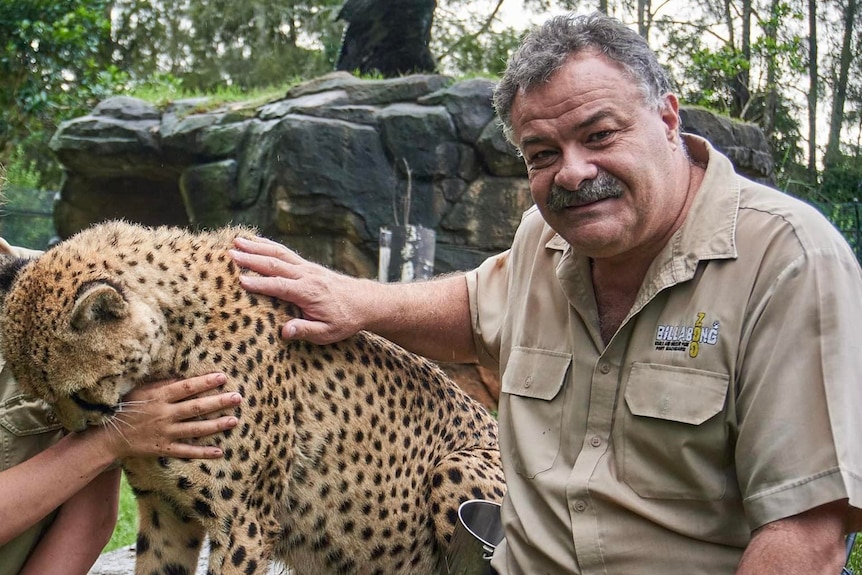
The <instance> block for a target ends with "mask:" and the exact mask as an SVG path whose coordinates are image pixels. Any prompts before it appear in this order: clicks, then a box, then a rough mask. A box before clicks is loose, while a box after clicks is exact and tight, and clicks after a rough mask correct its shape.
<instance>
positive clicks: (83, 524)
mask: <svg viewBox="0 0 862 575" xmlns="http://www.w3.org/2000/svg"><path fill="white" fill-rule="evenodd" d="M0 183H2V182H0ZM0 252H3V253H9V254H11V255H15V256H17V257H29V256H31V255H34V254H35V252H31V251H30V250H24V249H22V248H14V247H11V246H9V244H7V243H6V242H5V241H4V240H2V239H0ZM224 382H225V376H224V375H223V374H210V375H206V376H202V377H197V378H192V379H188V380H184V381H177V382H161V383H159V384H154V385H151V386H146V387H142V388H138V389H136V390H134V391H133V392H131V393H130V394H129V395H128V396H127V397H126V398H125V401H126V404H127V406H129V408H128V409H126V410H125V411H124V412H123V413H121V414H120V415H118V416H117V425H116V426H115V427H100V428H93V429H88V430H86V431H83V432H81V433H72V434H68V435H65V436H64V435H63V433H62V430H61V429H60V425H59V423H58V422H57V421H56V419H55V418H54V417H53V415H52V413H51V410H50V408H49V407H48V406H47V405H46V404H44V403H43V402H41V401H39V400H36V399H34V398H32V397H29V396H27V395H26V394H24V393H23V392H22V391H21V390H20V388H19V387H18V384H17V382H16V381H15V379H14V377H13V376H12V373H11V372H10V370H9V368H8V367H7V366H6V365H5V362H4V361H3V359H2V358H0V575H52V574H56V575H75V574H80V575H85V574H86V573H87V572H88V571H89V570H90V567H91V566H92V565H93V563H94V562H95V560H96V559H97V558H98V556H99V554H100V553H101V551H102V549H103V548H104V546H105V544H106V543H107V542H108V540H109V539H110V537H111V534H112V532H113V529H114V524H115V522H116V518H117V505H118V494H119V491H118V490H119V485H120V469H119V467H117V466H116V465H114V462H115V461H116V460H118V459H121V458H124V457H146V456H165V457H168V456H171V457H185V458H203V459H212V458H217V457H221V456H222V451H221V449H219V448H216V447H209V446H205V445H192V444H187V443H183V441H184V440H186V439H189V438H193V437H204V436H207V435H210V434H213V433H218V432H221V431H224V430H227V429H231V428H233V427H235V426H236V424H237V419H236V417H234V416H232V415H223V416H221V417H216V418H214V419H204V420H200V419H198V418H199V416H201V415H206V414H209V413H213V412H217V411H221V410H223V409H228V410H231V409H232V408H233V407H234V406H236V405H238V404H239V402H240V401H241V399H242V398H241V397H240V395H239V394H237V393H221V394H216V395H212V396H204V397H194V396H196V395H197V394H200V393H203V392H206V391H209V390H212V389H215V388H217V387H219V386H221V385H222V384H223V383H224Z"/></svg>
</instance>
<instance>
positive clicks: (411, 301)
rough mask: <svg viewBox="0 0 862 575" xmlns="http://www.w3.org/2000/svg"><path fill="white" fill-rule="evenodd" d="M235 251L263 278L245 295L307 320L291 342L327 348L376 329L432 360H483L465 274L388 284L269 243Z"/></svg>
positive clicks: (249, 280)
mask: <svg viewBox="0 0 862 575" xmlns="http://www.w3.org/2000/svg"><path fill="white" fill-rule="evenodd" d="M235 245H236V248H237V249H236V250H234V251H232V253H231V255H232V256H233V258H234V261H235V262H236V263H237V264H238V265H240V266H241V267H243V268H246V269H248V270H251V271H253V272H256V273H257V274H260V275H259V276H258V275H244V276H243V277H242V279H241V283H242V286H243V287H244V288H245V289H247V290H249V291H252V292H255V293H260V294H263V295H269V296H273V297H277V298H279V299H282V300H284V301H288V302H291V303H293V304H295V305H296V306H298V307H299V308H300V309H301V310H302V314H303V317H302V318H297V319H292V320H290V321H288V322H287V323H286V324H285V325H284V327H283V329H282V335H283V336H284V337H286V338H296V339H304V340H308V341H311V342H313V343H318V344H326V343H332V342H335V341H340V340H342V339H345V338H347V337H349V336H351V335H353V334H355V333H356V332H358V331H360V330H368V331H372V332H374V333H377V334H380V335H382V336H383V337H385V338H387V339H390V340H392V341H394V342H395V343H397V344H399V345H401V346H403V347H405V348H407V349H409V350H410V351H413V352H415V353H418V354H421V355H424V356H426V357H429V358H431V359H436V360H440V361H448V362H469V361H474V360H475V359H476V349H475V344H474V342H473V335H472V328H471V322H470V307H469V300H468V296H467V282H466V279H465V278H464V276H463V275H452V276H447V277H442V278H439V279H435V280H433V281H428V282H416V283H399V284H382V283H378V282H375V281H372V280H364V279H358V278H353V277H350V276H346V275H343V274H339V273H336V272H334V271H332V270H329V269H327V268H325V267H323V266H320V265H317V264H314V263H311V262H308V261H306V260H304V259H302V258H301V257H300V256H299V255H297V254H296V253H294V252H292V251H291V250H289V249H287V248H286V247H284V246H282V245H281V244H278V243H275V242H272V241H269V240H266V239H263V238H256V239H254V240H249V239H243V238H239V239H237V240H236V243H235Z"/></svg>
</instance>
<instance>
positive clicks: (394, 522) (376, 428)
mask: <svg viewBox="0 0 862 575" xmlns="http://www.w3.org/2000/svg"><path fill="white" fill-rule="evenodd" d="M238 234H244V235H248V234H249V231H248V230H244V229H242V228H225V229H222V230H218V231H215V232H206V233H200V234H192V233H189V232H185V231H181V230H178V229H174V228H164V227H162V228H145V227H141V226H135V225H130V224H126V223H121V222H112V223H108V224H102V225H99V226H96V227H94V228H91V229H89V230H87V231H84V232H81V233H80V234H78V235H76V236H75V237H73V238H72V239H70V240H67V241H65V242H63V243H61V244H60V245H58V246H56V247H55V248H53V249H51V250H50V251H48V252H47V253H45V254H44V255H43V256H41V257H40V258H38V259H37V260H35V261H33V262H32V263H30V264H28V265H26V266H25V267H23V268H21V269H20V271H19V270H17V269H16V268H15V266H14V265H13V266H11V267H10V273H11V275H13V276H15V278H14V280H12V279H11V278H7V279H6V280H3V279H2V278H0V285H2V283H3V282H4V281H6V282H10V281H11V284H10V285H11V287H10V290H9V292H8V294H7V296H6V298H5V313H4V315H3V318H2V323H0V334H2V352H3V355H4V356H5V358H6V360H7V362H8V363H9V365H10V366H11V368H12V370H13V372H14V373H15V375H16V377H17V378H18V379H19V381H20V383H21V385H22V387H24V388H25V389H26V390H27V391H29V392H30V393H32V394H34V395H37V396H39V397H42V398H44V399H46V400H48V401H50V402H52V403H54V405H55V409H56V411H57V414H58V416H59V417H60V419H61V421H62V422H63V423H64V425H65V426H66V427H68V428H69V429H82V428H84V427H85V426H87V425H100V424H104V423H105V422H106V421H108V420H110V419H111V418H113V417H114V416H115V415H116V412H117V410H118V405H119V403H120V400H121V397H122V396H123V394H124V393H126V392H127V391H129V389H131V387H133V386H134V385H137V384H140V383H142V382H147V381H152V380H156V379H162V378H166V377H188V376H193V375H199V374H204V373H209V372H212V371H222V372H225V373H226V374H227V375H228V380H229V382H228V384H227V385H226V386H225V389H226V390H237V391H239V392H240V393H241V394H242V395H243V397H244V401H243V404H242V405H241V406H240V407H238V408H236V415H237V416H238V417H239V420H240V423H239V425H238V427H237V428H236V429H234V430H231V431H228V432H225V433H224V434H222V435H219V436H216V437H215V438H214V439H213V438H210V439H209V440H208V441H209V442H211V443H214V444H216V445H219V446H221V447H222V448H223V450H224V454H225V455H224V458H223V459H219V460H180V459H168V458H160V459H156V458H138V459H129V460H125V461H123V462H122V464H123V467H124V469H125V472H126V474H127V476H128V480H129V483H130V484H131V485H132V487H133V489H134V491H135V494H136V496H137V500H138V505H139V519H140V525H139V533H138V543H137V565H136V573H137V574H138V575H156V574H161V575H169V574H191V573H193V572H194V566H195V564H196V561H197V557H198V553H199V548H200V546H201V543H202V541H203V540H204V538H205V536H209V539H210V562H209V573H210V574H212V575H216V574H225V575H232V574H246V575H249V574H262V573H265V572H266V571H267V569H268V566H269V564H270V560H273V559H275V560H280V561H283V562H284V563H285V564H286V565H288V566H290V567H291V568H292V569H293V570H294V573H296V575H326V574H368V575H371V574H375V575H384V574H385V575H397V574H405V575H406V574H411V575H417V574H425V573H427V574H431V573H437V572H439V569H440V565H441V557H442V555H443V553H444V549H445V546H446V543H447V541H448V540H449V538H450V537H451V534H452V531H453V528H454V522H455V520H456V514H457V513H456V509H457V507H458V505H459V503H460V502H462V501H464V500H466V499H471V498H483V499H491V500H496V501H499V500H500V499H501V498H502V496H503V494H504V490H505V486H504V483H503V477H502V472H501V468H500V460H499V452H498V449H497V427H496V422H495V420H494V419H493V418H492V417H491V416H490V415H489V414H488V413H487V412H486V410H485V409H484V408H482V407H481V406H480V405H479V404H478V403H476V402H475V401H473V400H472V399H471V398H470V397H468V396H467V395H466V394H465V393H464V392H462V391H461V390H460V389H459V388H458V387H457V386H456V385H455V384H454V383H452V382H451V381H450V380H449V379H447V378H446V376H445V375H444V374H443V373H442V372H441V371H440V370H439V369H438V368H437V367H436V366H434V365H433V364H431V363H429V362H427V361H425V360H423V359H420V358H418V357H416V356H414V355H411V354H409V353H407V352H405V351H404V350H402V349H400V348H398V347H397V346H395V345H393V344H392V343H390V342H388V341H386V340H384V339H381V338H380V337H377V336H374V335H371V334H369V333H360V334H358V335H357V336H355V337H353V338H351V339H349V340H346V341H344V342H341V343H337V344H332V345H328V346H315V345H312V344H309V343H305V342H299V341H285V340H283V339H282V338H280V337H279V329H280V326H281V325H283V323H284V322H285V321H286V319H287V318H288V317H289V316H291V315H294V314H295V313H296V310H295V309H293V308H292V307H291V306H289V305H288V304H285V303H282V302H279V301H277V300H274V299H271V298H265V297H260V296H256V295H253V294H249V293H247V292H246V291H244V290H243V289H241V287H240V286H239V281H238V276H239V273H240V270H239V269H237V267H236V266H235V265H234V263H233V262H232V260H231V258H230V257H229V255H228V253H227V250H228V249H230V247H231V246H232V243H233V239H234V237H236V236H237V235H238ZM118 425H120V429H122V424H119V423H118Z"/></svg>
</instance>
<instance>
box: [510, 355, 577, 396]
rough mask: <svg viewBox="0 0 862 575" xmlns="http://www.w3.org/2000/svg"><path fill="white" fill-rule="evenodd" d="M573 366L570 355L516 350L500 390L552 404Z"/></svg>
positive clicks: (511, 356) (511, 357)
mask: <svg viewBox="0 0 862 575" xmlns="http://www.w3.org/2000/svg"><path fill="white" fill-rule="evenodd" d="M571 364H572V354H570V353H563V352H558V351H550V350H545V349H531V348H525V347H515V348H513V349H512V354H511V355H510V356H509V362H508V363H507V364H506V371H505V372H504V373H503V378H502V381H501V382H500V387H501V389H502V391H503V393H508V394H511V395H518V396H521V397H528V398H532V399H544V400H546V401H550V400H552V399H554V397H556V395H557V393H559V391H560V389H561V388H562V387H563V382H564V381H565V379H566V372H567V371H568V370H569V366H570V365H571Z"/></svg>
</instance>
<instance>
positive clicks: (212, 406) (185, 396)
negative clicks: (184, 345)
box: [94, 373, 242, 459]
mask: <svg viewBox="0 0 862 575" xmlns="http://www.w3.org/2000/svg"><path fill="white" fill-rule="evenodd" d="M226 381H227V379H226V377H225V375H224V374H221V373H213V374H208V375H203V376H200V377H193V378H190V379H185V380H170V381H161V382H157V383H152V384H148V385H144V386H141V387H137V388H135V389H134V390H132V391H131V392H129V394H128V395H126V396H125V397H124V398H123V401H122V403H121V410H120V411H119V413H118V414H117V415H116V416H115V418H114V421H113V422H112V423H111V424H109V425H106V426H103V427H102V428H99V429H98V430H97V431H98V432H101V433H103V434H104V435H105V441H106V442H107V449H108V450H109V451H110V452H111V453H112V454H113V456H114V457H115V459H122V458H125V457H145V456H167V457H180V458H186V459H194V458H198V459H213V458H217V457H221V456H222V455H223V453H222V450H221V449H219V448H217V447H213V446H206V445H193V444H190V443H184V442H183V440H190V439H193V438H203V437H206V436H208V435H212V434H215V433H220V432H222V431H225V430H227V429H231V428H233V427H235V426H236V425H237V418H236V416H234V415H233V414H232V413H231V414H230V415H222V416H220V417H215V418H212V419H204V418H202V417H203V416H206V415H210V414H214V413H216V412H219V411H222V410H230V411H232V410H233V408H234V407H236V406H237V405H239V404H240V402H241V401H242V396H240V394H239V393H236V392H230V393H220V394H215V395H200V394H204V393H206V392H208V391H210V390H212V389H215V388H217V387H219V386H221V385H223V384H224V383H225V382H226ZM94 431H96V430H94Z"/></svg>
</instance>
